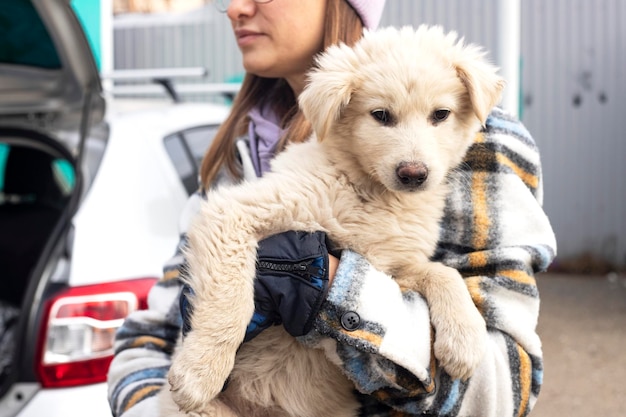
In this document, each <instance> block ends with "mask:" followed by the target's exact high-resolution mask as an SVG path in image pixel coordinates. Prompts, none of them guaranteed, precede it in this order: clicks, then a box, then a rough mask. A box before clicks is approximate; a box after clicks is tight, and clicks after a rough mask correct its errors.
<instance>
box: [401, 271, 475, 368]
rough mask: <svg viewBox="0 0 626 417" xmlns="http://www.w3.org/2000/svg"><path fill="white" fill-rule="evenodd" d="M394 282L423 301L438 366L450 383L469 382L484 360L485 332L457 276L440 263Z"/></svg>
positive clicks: (461, 281) (403, 275)
mask: <svg viewBox="0 0 626 417" xmlns="http://www.w3.org/2000/svg"><path fill="white" fill-rule="evenodd" d="M397 281H398V284H399V285H400V286H401V287H406V288H410V289H412V290H415V291H418V292H419V293H421V294H422V295H423V296H424V298H425V299H426V302H427V303H428V306H429V310H430V320H431V322H432V324H433V327H434V328H435V343H434V352H435V357H436V358H437V359H438V360H439V364H440V365H441V366H442V367H443V368H444V369H445V370H446V372H447V373H448V374H449V375H450V376H451V377H452V378H454V379H457V378H460V379H464V380H465V379H467V378H469V377H470V376H471V375H472V374H473V372H474V370H476V368H477V367H478V365H479V364H480V362H481V361H482V359H483V357H484V354H485V351H486V347H487V329H486V325H485V320H484V319H483V317H482V316H481V315H480V313H479V312H478V309H477V308H476V306H475V305H474V303H473V302H472V299H471V296H470V294H469V292H468V290H467V287H466V286H465V284H464V282H463V278H462V277H461V275H460V274H459V272H458V271H457V270H455V269H453V268H450V267H447V266H445V265H443V264H440V263H434V262H432V263H425V264H418V265H412V266H411V267H409V268H407V269H406V270H404V271H402V272H401V274H400V275H399V278H398V279H397Z"/></svg>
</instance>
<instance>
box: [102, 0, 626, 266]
mask: <svg viewBox="0 0 626 417" xmlns="http://www.w3.org/2000/svg"><path fill="white" fill-rule="evenodd" d="M500 1H506V0H419V1H417V0H388V2H387V6H386V9H385V13H384V15H383V21H382V23H381V24H382V25H383V26H385V25H396V26H401V25H405V24H412V25H418V24H420V23H429V24H441V25H443V26H444V27H445V28H446V29H454V30H456V31H457V32H459V33H460V34H461V35H462V36H465V38H466V39H467V40H468V41H471V42H476V43H480V44H482V45H484V46H485V47H486V48H487V49H488V50H489V51H490V57H491V58H492V60H494V61H495V62H498V56H497V51H498V48H499V46H500V45H499V44H498V39H499V37H498V33H497V30H498V24H497V23H498V20H497V16H498V13H497V6H498V4H500ZM623 22H626V2H625V1H624V0H551V1H545V0H522V46H521V51H522V60H521V61H522V62H521V64H522V80H521V85H522V93H521V97H522V102H523V111H522V114H521V116H522V119H523V121H524V123H525V124H526V126H527V127H528V129H529V130H530V131H531V133H532V134H533V135H534V137H535V139H536V140H537V142H538V144H539V146H540V148H541V150H542V155H543V163H544V178H545V209H546V211H547V213H548V214H549V216H550V217H551V220H552V223H553V226H554V229H555V232H556V234H557V239H558V242H559V259H560V260H567V259H569V258H573V257H577V256H579V255H580V254H582V253H585V252H589V253H591V254H593V255H594V256H595V257H597V258H600V259H603V260H605V261H608V262H610V263H612V264H614V265H617V266H621V267H626V163H625V162H624V159H626V116H624V115H623V113H624V110H623V109H626V74H625V72H626V29H625V28H624V25H623ZM114 51H115V55H114V62H115V68H116V69H126V68H159V67H189V66H206V67H208V68H209V69H210V71H211V75H210V76H209V78H208V80H204V81H203V82H207V81H208V82H223V81H228V80H229V79H231V78H232V77H233V76H236V75H238V74H240V73H241V60H240V56H239V53H238V52H237V48H236V45H235V43H234V40H233V38H232V35H231V32H230V27H229V24H228V22H227V19H225V17H224V16H222V15H220V14H218V13H217V12H215V10H214V9H213V8H212V7H210V6H209V7H208V8H206V9H204V10H203V11H202V12H194V13H192V14H188V15H181V16H178V17H176V18H174V19H172V18H171V17H170V18H167V19H166V20H164V19H154V18H150V19H146V18H143V19H134V18H126V19H116V21H115V34H114ZM201 99H207V97H202V98H201Z"/></svg>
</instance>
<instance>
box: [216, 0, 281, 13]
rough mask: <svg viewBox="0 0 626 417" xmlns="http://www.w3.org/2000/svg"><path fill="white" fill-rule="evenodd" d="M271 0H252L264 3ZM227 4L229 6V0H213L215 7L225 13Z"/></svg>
mask: <svg viewBox="0 0 626 417" xmlns="http://www.w3.org/2000/svg"><path fill="white" fill-rule="evenodd" d="M271 1H272V0H254V2H255V3H257V4H265V3H269V2H271ZM228 6H230V0H215V7H216V8H217V10H218V11H219V12H221V13H226V10H228Z"/></svg>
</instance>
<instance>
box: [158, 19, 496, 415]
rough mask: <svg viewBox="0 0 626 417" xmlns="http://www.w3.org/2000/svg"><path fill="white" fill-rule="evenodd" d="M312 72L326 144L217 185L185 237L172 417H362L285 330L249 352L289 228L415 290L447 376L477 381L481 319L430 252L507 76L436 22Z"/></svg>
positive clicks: (315, 120)
mask: <svg viewBox="0 0 626 417" xmlns="http://www.w3.org/2000/svg"><path fill="white" fill-rule="evenodd" d="M317 63H318V69H316V70H314V71H312V73H311V74H310V83H309V84H308V86H307V87H306V89H305V91H304V92H303V93H302V94H301V96H300V98H299V100H300V105H301V108H302V110H303V111H304V113H305V115H306V117H307V118H308V119H309V120H310V121H311V123H312V125H313V130H314V131H315V134H316V137H317V139H312V140H311V141H309V142H308V143H304V144H297V145H291V146H290V147H289V148H288V149H287V150H286V151H285V152H283V153H281V154H280V155H279V156H278V157H277V158H276V159H275V160H274V163H273V164H272V169H273V172H272V173H269V174H267V175H265V176H264V177H263V178H262V179H260V180H259V181H257V182H253V183H244V184H241V185H238V186H235V187H230V188H222V189H219V190H217V191H214V192H212V193H211V194H210V195H209V196H208V199H207V201H206V202H205V203H203V205H202V208H201V211H200V214H199V216H198V217H197V219H196V221H195V223H194V225H193V227H192V228H191V229H190V231H189V250H188V251H187V254H186V256H187V260H188V263H189V274H188V275H189V276H188V278H187V279H188V282H189V284H190V285H191V287H192V288H193V289H194V291H195V294H196V295H195V297H194V298H193V300H192V302H193V314H192V316H191V324H192V328H193V331H191V332H190V333H189V334H188V335H187V337H186V338H185V339H184V341H183V342H181V343H180V344H179V346H178V347H177V350H176V353H175V355H174V359H173V363H172V367H171V369H170V372H169V382H170V385H171V392H170V391H168V390H164V391H163V393H162V394H161V395H162V397H163V407H164V408H163V410H164V414H168V413H171V414H174V415H175V414H176V413H178V408H179V407H180V410H182V411H183V412H190V413H193V414H196V413H198V414H199V415H208V416H283V415H284V416H300V417H303V416H311V417H324V416H353V415H355V414H356V410H357V407H358V405H357V403H356V401H355V399H354V398H353V396H352V389H353V385H352V384H351V383H350V382H349V381H348V380H346V378H345V377H344V376H343V375H342V374H341V372H340V371H339V370H338V368H337V367H335V366H334V365H333V364H331V363H330V362H329V361H328V360H327V359H326V358H325V356H324V354H323V353H322V352H321V351H318V350H313V349H305V348H304V347H302V346H301V345H300V344H299V343H298V342H297V341H295V339H294V338H292V337H291V336H289V335H288V334H287V333H286V332H285V331H284V330H283V328H282V326H280V327H273V328H271V329H268V330H266V331H264V332H263V333H261V334H260V335H259V336H258V337H256V338H255V339H253V340H252V341H250V342H248V343H245V344H243V345H242V344H241V342H242V340H243V338H244V335H245V331H246V326H247V325H248V323H249V322H250V318H251V317H252V314H253V312H254V299H253V296H254V294H253V280H254V276H255V259H256V249H257V243H258V242H259V240H261V239H263V238H265V237H267V236H270V235H273V234H275V233H279V232H283V231H287V230H309V231H314V230H324V231H326V232H327V233H328V234H329V236H330V239H331V240H332V241H333V242H335V243H336V244H338V245H339V246H340V247H342V248H349V249H352V250H354V251H356V252H358V253H360V254H362V255H364V256H365V257H366V258H367V259H368V260H369V261H370V262H371V263H372V264H373V266H375V267H376V268H377V269H379V270H381V271H384V272H386V273H388V274H390V275H392V276H393V277H394V278H395V279H396V280H397V282H398V283H399V284H400V286H401V287H404V288H407V289H411V290H413V291H417V292H419V293H421V294H422V295H423V296H424V297H425V299H426V300H427V302H428V306H429V309H430V317H431V320H432V324H433V326H434V328H435V342H434V354H435V356H436V358H437V359H438V361H439V364H440V365H441V366H442V367H443V368H444V369H445V370H446V372H448V373H449V374H450V375H451V376H452V377H454V378H468V377H469V376H471V375H472V372H473V371H474V369H475V368H476V367H477V366H478V364H479V363H480V361H481V359H482V357H483V354H484V350H485V347H486V328H485V322H484V320H483V318H482V317H481V315H480V314H479V313H478V311H477V309H476V307H475V306H474V304H473V303H472V300H471V298H470V295H469V292H468V290H467V287H466V286H465V284H464V282H463V279H462V277H461V276H460V275H459V273H458V272H457V271H456V270H454V269H452V268H449V267H446V266H444V265H442V264H440V263H434V262H430V261H429V258H430V256H431V255H433V252H434V250H435V247H436V243H437V239H438V237H439V221H440V219H441V217H442V213H443V209H444V204H445V198H446V194H447V192H448V188H447V181H446V179H447V177H448V174H449V173H450V172H451V170H454V169H455V167H457V165H459V164H460V163H461V161H462V159H463V157H464V155H465V153H466V151H467V149H468V147H469V146H470V145H471V144H472V142H473V139H474V138H475V135H476V133H477V132H478V131H479V130H480V128H481V125H483V124H484V123H485V120H486V118H487V115H488V114H489V111H490V110H491V109H492V107H493V106H494V105H495V104H496V103H497V101H498V100H499V96H500V92H501V90H502V87H503V84H504V83H503V80H502V79H501V78H500V77H499V76H497V75H496V68H495V67H493V66H491V65H490V64H489V63H487V62H486V61H485V60H484V58H483V53H482V52H481V51H480V50H479V48H477V47H475V46H471V45H470V46H464V45H463V43H462V41H458V40H457V35H456V34H455V33H450V34H445V33H444V32H443V31H442V29H441V28H438V27H433V28H429V27H425V26H421V27H419V28H418V29H417V30H415V29H413V28H410V27H405V28H403V29H401V30H398V29H394V28H387V29H382V30H379V31H376V32H368V33H366V34H365V36H364V37H363V39H362V40H360V41H359V42H358V43H357V45H356V46H355V47H354V48H349V47H347V46H345V45H343V46H336V47H331V48H329V49H328V50H327V51H326V52H325V53H324V54H322V55H321V56H320V58H319V59H318V62H317ZM229 377H230V378H229ZM227 378H229V383H228V385H227V387H226V389H225V390H223V392H222V388H223V387H224V382H225V381H226V379H227ZM170 395H171V397H170ZM172 400H173V401H172Z"/></svg>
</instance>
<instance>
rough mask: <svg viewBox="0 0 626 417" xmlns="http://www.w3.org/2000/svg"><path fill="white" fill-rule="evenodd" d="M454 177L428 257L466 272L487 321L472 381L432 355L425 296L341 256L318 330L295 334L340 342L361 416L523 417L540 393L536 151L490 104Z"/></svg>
mask: <svg viewBox="0 0 626 417" xmlns="http://www.w3.org/2000/svg"><path fill="white" fill-rule="evenodd" d="M452 181H453V186H454V191H453V192H452V193H451V195H450V197H449V200H448V204H447V209H446V213H445V218H444V221H443V223H442V225H443V226H442V233H441V239H440V245H439V249H438V252H437V254H436V256H435V260H437V261H440V262H443V263H445V264H446V265H448V266H451V267H454V268H456V269H458V270H459V271H460V272H461V274H462V275H463V276H464V278H465V282H466V284H467V287H468V290H469V291H470V293H471V295H472V298H473V300H474V302H475V304H476V306H477V308H478V309H479V311H480V312H481V314H482V315H483V317H484V318H485V321H486V322H487V327H488V331H489V347H488V351H487V354H486V355H485V358H484V361H483V363H482V364H481V366H480V367H479V369H478V370H477V372H476V373H475V374H474V376H473V377H472V378H471V379H470V380H469V381H467V382H461V381H452V380H451V379H450V378H449V377H448V376H447V375H446V374H445V372H443V371H442V370H441V369H439V368H438V367H437V363H436V361H435V360H434V358H433V357H432V356H431V343H432V339H433V338H434V337H436V335H433V334H432V331H431V326H430V321H429V318H428V309H427V306H426V303H425V302H424V300H423V299H422V298H421V297H420V296H419V295H417V294H413V293H404V294H403V293H401V291H400V289H399V288H398V286H397V285H396V284H395V282H394V281H393V280H392V279H390V278H389V277H388V276H386V275H384V274H382V273H380V272H378V271H376V270H374V269H373V268H372V267H371V266H370V265H369V263H368V262H367V261H366V260H365V259H363V258H362V257H360V256H359V255H357V254H355V253H352V252H348V251H346V252H344V254H343V256H342V258H341V262H340V265H339V269H338V270H337V274H336V276H335V279H334V282H333V285H332V286H331V288H330V291H329V294H328V297H327V300H326V303H325V304H324V305H323V307H322V310H321V312H320V314H319V316H318V318H317V320H316V323H315V329H316V330H317V332H314V333H312V334H309V335H308V336H306V337H304V338H303V341H304V342H305V343H308V344H310V345H316V344H318V343H319V342H320V341H321V340H322V339H323V338H321V337H319V335H323V336H330V337H331V338H333V339H334V340H336V341H337V342H338V343H337V344H336V346H334V347H332V348H330V349H329V350H331V352H329V354H330V355H332V356H333V357H334V358H335V359H337V358H338V359H339V360H340V363H341V364H342V366H343V368H344V370H345V371H346V374H347V375H348V376H349V377H350V378H351V379H352V381H353V382H354V383H355V385H356V387H357V389H358V390H359V391H360V392H361V393H363V394H367V395H364V396H363V398H362V400H363V402H364V404H365V410H366V411H365V415H389V414H388V413H389V407H388V406H391V407H393V408H394V409H396V410H399V411H404V412H407V413H411V414H426V415H428V414H433V415H451V416H473V417H477V416H494V417H502V416H523V415H526V414H528V413H529V412H530V409H531V408H532V406H533V405H534V403H535V401H536V398H537V395H538V393H539V388H540V386H541V381H542V352H541V343H540V340H539V337H538V336H537V333H536V325H537V317H538V312H539V296H538V292H537V287H536V283H535V278H534V274H535V273H537V272H540V271H543V270H545V269H546V268H547V267H548V265H549V264H550V262H551V261H552V259H553V257H554V256H555V253H556V243H555V239H554V234H553V232H552V229H551V227H550V224H549V222H548V219H547V217H546V216H545V214H544V213H543V210H542V209H541V200H542V190H541V171H540V161H539V154H538V150H537V148H536V146H535V144H534V142H533V140H532V138H531V137H530V135H529V134H528V132H527V131H526V129H525V128H524V127H523V126H522V125H521V124H520V123H519V122H517V121H516V120H513V119H512V118H510V117H509V116H507V115H505V114H504V113H502V112H501V111H499V110H497V111H495V112H494V113H493V114H492V115H491V116H490V118H489V120H488V122H487V128H486V129H485V131H484V132H482V133H481V134H480V135H479V136H478V137H477V140H476V143H475V144H474V146H473V147H472V148H471V150H470V152H469V154H468V157H467V158H466V162H465V163H464V165H463V166H462V167H461V168H460V170H459V171H458V172H457V173H456V174H455V175H454V176H453V178H452ZM355 322H356V324H355ZM323 346H326V347H327V346H328V344H324V345H323ZM327 349H328V348H327Z"/></svg>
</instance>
